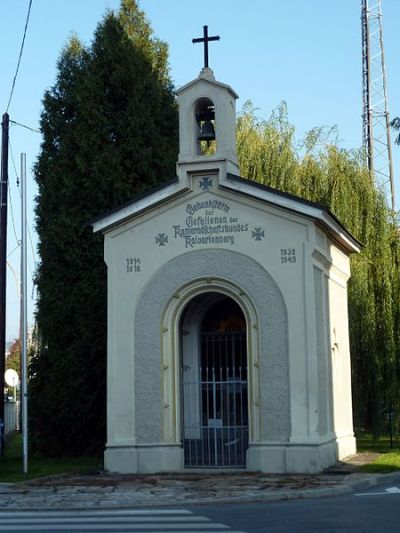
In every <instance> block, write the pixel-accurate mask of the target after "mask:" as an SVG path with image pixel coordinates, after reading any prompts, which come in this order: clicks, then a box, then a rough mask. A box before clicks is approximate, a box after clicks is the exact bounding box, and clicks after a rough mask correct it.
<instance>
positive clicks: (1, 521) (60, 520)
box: [0, 515, 210, 526]
mask: <svg viewBox="0 0 400 533" xmlns="http://www.w3.org/2000/svg"><path fill="white" fill-rule="evenodd" d="M98 520H99V518H98V517H96V516H83V517H78V516H68V517H57V518H53V517H46V518H45V521H46V524H74V523H80V524H85V523H87V522H97V521H98ZM100 520H101V522H114V523H115V522H132V517H129V516H118V515H116V516H103V517H101V518H100ZM209 521H210V519H209V518H206V517H205V516H191V517H187V516H159V517H157V518H154V517H152V516H140V517H138V518H136V519H135V522H138V523H141V524H142V523H145V522H151V523H152V524H165V523H166V522H209ZM15 523H18V524H42V523H43V518H37V517H32V518H25V517H17V518H1V517H0V526H2V525H5V524H15Z"/></svg>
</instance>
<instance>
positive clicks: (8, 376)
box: [4, 368, 19, 387]
mask: <svg viewBox="0 0 400 533" xmlns="http://www.w3.org/2000/svg"><path fill="white" fill-rule="evenodd" d="M4 379H5V381H6V383H7V385H8V386H9V387H17V386H18V384H19V376H18V374H17V372H16V371H15V370H13V369H12V368H9V369H7V370H6V371H5V372H4Z"/></svg>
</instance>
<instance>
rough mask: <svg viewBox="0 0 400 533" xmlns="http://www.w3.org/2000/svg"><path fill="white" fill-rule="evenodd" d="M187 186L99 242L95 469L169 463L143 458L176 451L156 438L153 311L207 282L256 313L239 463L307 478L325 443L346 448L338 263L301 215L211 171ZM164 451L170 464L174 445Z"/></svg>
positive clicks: (324, 459) (331, 451) (158, 391)
mask: <svg viewBox="0 0 400 533" xmlns="http://www.w3.org/2000/svg"><path fill="white" fill-rule="evenodd" d="M190 180H191V181H190V187H191V188H190V190H188V191H187V192H186V193H182V194H181V195H180V196H177V197H176V198H174V199H171V200H170V201H167V202H164V203H163V204H162V205H158V206H157V207H153V208H149V209H148V210H147V211H145V212H143V213H142V214H140V215H139V216H136V217H134V218H132V219H131V220H130V221H127V222H125V223H124V224H123V225H121V226H119V227H116V228H113V229H112V230H110V231H108V232H107V233H106V236H105V260H106V263H107V266H108V282H109V292H108V295H109V296H108V320H109V329H108V442H107V447H108V452H107V454H108V455H107V454H106V463H107V461H108V465H109V468H110V469H111V470H116V471H146V469H150V471H151V468H152V464H151V463H152V462H153V467H154V469H155V470H157V469H170V468H171V464H172V463H171V461H170V459H165V462H164V463H163V464H161V463H160V462H158V463H157V460H156V459H155V458H156V457H163V453H162V452H160V449H159V448H158V447H159V446H161V445H165V446H167V445H170V446H173V445H175V446H179V442H178V440H177V439H179V431H177V433H176V435H177V436H176V439H175V441H174V439H172V440H171V439H170V440H169V441H168V442H166V441H165V439H164V438H163V430H162V427H163V417H164V416H165V409H166V410H167V411H168V409H169V408H170V407H165V406H164V405H163V392H162V380H163V361H162V358H161V344H162V340H161V338H162V334H163V331H162V330H163V327H164V326H163V324H162V323H161V322H162V316H163V310H164V309H165V307H166V305H167V302H168V301H169V300H170V299H171V298H173V297H174V295H176V297H178V298H179V289H180V287H182V286H184V285H185V284H188V283H190V281H191V280H193V279H200V278H202V279H206V278H207V276H209V277H210V278H213V277H214V278H218V279H221V280H226V281H227V282H230V283H232V284H236V285H237V286H238V287H239V288H240V290H242V291H243V293H244V294H246V297H248V298H249V299H250V300H251V302H252V305H254V308H255V310H256V313H257V316H258V323H257V324H254V325H252V327H253V326H254V327H255V328H258V330H257V331H258V337H257V338H258V341H257V342H258V343H259V347H260V368H259V371H258V372H259V373H258V376H259V380H260V384H259V386H260V391H261V393H260V398H259V399H258V400H257V401H259V403H260V406H259V411H257V412H259V415H258V416H259V417H260V421H259V423H260V428H261V430H260V433H259V438H258V441H257V442H254V443H252V444H254V450H253V451H254V453H253V452H252V455H251V459H249V465H251V468H255V469H261V470H266V471H318V470H320V469H321V468H322V467H324V466H327V465H328V464H331V463H332V462H334V460H335V458H336V451H337V450H336V447H337V446H339V448H340V447H341V449H342V452H343V453H346V455H348V453H347V452H348V451H351V449H352V445H353V444H352V443H353V441H354V439H353V441H352V420H351V418H352V415H351V385H350V359H349V348H348V339H347V334H348V329H347V293H346V282H347V277H348V275H349V261H348V257H347V255H346V254H344V253H343V252H342V251H341V250H340V248H339V247H338V246H337V245H334V244H333V243H331V242H330V241H329V239H328V238H327V236H326V234H325V232H324V231H323V230H321V229H320V228H319V227H317V226H316V224H315V222H313V221H312V220H310V219H309V218H307V217H305V216H302V215H300V214H297V213H293V212H290V211H288V210H285V209H281V208H278V207H276V206H273V205H271V204H268V203H266V202H262V201H260V200H257V199H254V198H248V197H246V196H244V195H239V194H236V193H234V192H231V191H228V190H226V189H222V188H221V187H219V186H218V177H217V175H213V174H212V173H208V174H206V175H195V176H192V177H191V178H190ZM197 228H198V229H197ZM207 228H208V229H207ZM190 232H192V233H190ZM239 292H240V291H239ZM239 297H240V295H239ZM335 339H336V340H335ZM346 339H347V340H346ZM338 340H339V342H338ZM335 343H336V344H338V345H339V351H338V353H336V352H334V351H332V350H333V347H334V346H335V345H336V344H335ZM335 349H336V348H335ZM331 352H332V355H331ZM176 357H177V358H179V354H176ZM176 413H177V414H176V417H177V418H179V409H177V410H176ZM176 424H177V427H179V420H177V421H176ZM336 435H337V436H338V438H339V440H340V442H341V443H342V444H340V445H339V444H337V443H336ZM132 450H135V453H133V451H132ZM138 450H139V451H138ZM149 450H153V451H152V452H151V451H149ZM171 450H172V448H171ZM131 452H132V453H131ZM342 452H340V453H342ZM171 453H172V452H171ZM173 453H174V454H175V455H174V458H175V459H174V461H175V463H174V464H175V467H176V465H177V464H178V463H179V459H178V455H179V450H178V448H176V449H175V451H174V452H173ZM343 453H342V455H343ZM140 454H141V455H140ZM146 454H147V455H146ZM152 454H153V455H152ZM117 455H118V457H119V459H116V457H117ZM140 456H142V458H144V457H146V459H140ZM107 457H108V459H107ZM124 465H125V466H124ZM155 465H156V466H155ZM124 468H126V469H125V470H124Z"/></svg>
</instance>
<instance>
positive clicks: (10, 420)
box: [4, 402, 20, 435]
mask: <svg viewBox="0 0 400 533" xmlns="http://www.w3.org/2000/svg"><path fill="white" fill-rule="evenodd" d="M19 404H20V402H5V404H4V434H5V435H7V433H10V432H11V431H15V430H16V429H19Z"/></svg>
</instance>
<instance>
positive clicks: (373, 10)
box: [361, 0, 395, 210]
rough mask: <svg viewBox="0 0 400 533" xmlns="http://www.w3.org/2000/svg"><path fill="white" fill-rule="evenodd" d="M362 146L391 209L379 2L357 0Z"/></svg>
mask: <svg viewBox="0 0 400 533" xmlns="http://www.w3.org/2000/svg"><path fill="white" fill-rule="evenodd" d="M361 31H362V80H363V83H362V86H363V115H362V117H363V145H364V149H365V153H366V156H367V162H368V168H369V170H370V171H371V172H373V173H374V175H375V178H376V180H377V184H378V185H379V186H380V187H382V188H383V190H384V192H385V195H386V198H387V200H388V202H389V203H390V205H391V207H392V209H393V210H394V209H395V193H394V178H393V161H392V147H391V141H390V120H389V110H388V98H387V90H386V69H385V55H384V49H383V27H382V7H381V0H361Z"/></svg>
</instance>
